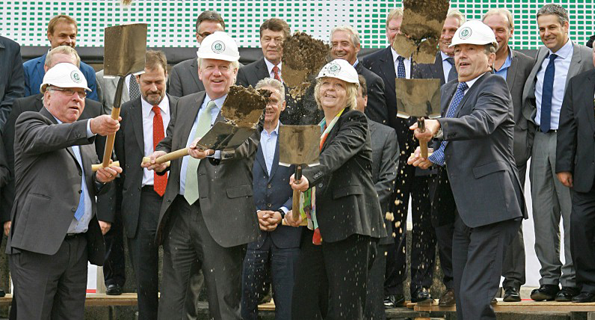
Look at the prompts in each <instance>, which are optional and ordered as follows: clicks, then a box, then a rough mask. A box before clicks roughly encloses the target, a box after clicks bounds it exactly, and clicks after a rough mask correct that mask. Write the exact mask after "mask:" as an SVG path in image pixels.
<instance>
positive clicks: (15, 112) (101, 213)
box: [0, 93, 114, 223]
mask: <svg viewBox="0 0 595 320" xmlns="http://www.w3.org/2000/svg"><path fill="white" fill-rule="evenodd" d="M42 98H43V94H42V93H38V94H35V95H32V96H28V97H25V98H20V99H16V100H15V101H14V103H13V106H12V111H11V113H10V116H9V117H8V121H7V122H6V126H5V128H4V134H3V136H2V139H3V141H4V147H5V150H6V161H7V163H8V170H9V171H10V175H9V178H8V183H7V185H6V188H4V189H3V190H2V204H1V206H0V211H2V213H1V214H0V222H1V223H4V222H6V221H10V212H11V211H12V205H13V202H14V197H15V185H14V137H15V123H16V121H17V118H18V117H19V116H20V115H21V114H22V113H23V112H25V111H40V110H41V109H43V100H42ZM101 112H102V109H101V104H100V103H99V102H97V101H95V100H91V99H85V109H84V110H83V113H82V114H81V116H80V117H79V120H83V119H90V118H94V117H97V116H99V115H101ZM95 150H96V152H97V156H98V157H99V158H100V159H101V158H102V157H103V152H104V150H105V137H101V136H97V137H96V139H95ZM106 197H107V196H106ZM98 218H99V220H102V221H109V222H113V220H114V217H113V214H111V213H109V210H104V208H103V206H100V209H99V210H98Z"/></svg>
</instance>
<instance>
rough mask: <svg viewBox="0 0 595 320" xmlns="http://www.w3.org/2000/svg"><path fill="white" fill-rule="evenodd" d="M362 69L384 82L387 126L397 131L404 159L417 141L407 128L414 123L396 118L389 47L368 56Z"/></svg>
mask: <svg viewBox="0 0 595 320" xmlns="http://www.w3.org/2000/svg"><path fill="white" fill-rule="evenodd" d="M362 64H363V65H364V67H366V68H368V69H370V70H371V71H372V72H374V73H375V74H377V75H378V76H380V78H382V81H384V86H385V91H384V93H385V94H384V95H385V98H386V106H387V108H388V125H389V126H390V127H392V128H394V129H395V130H396V131H397V136H398V137H399V150H401V153H402V155H403V157H405V159H406V158H407V157H409V154H411V153H413V151H414V150H415V147H417V145H418V143H417V140H415V139H414V138H413V133H412V132H411V130H409V126H410V124H411V123H412V121H414V120H413V119H402V118H397V94H396V89H395V79H396V78H397V75H396V74H395V64H394V62H393V55H392V52H391V47H390V46H388V47H386V49H383V50H379V51H377V52H375V53H373V54H371V55H368V56H366V57H365V58H364V60H363V61H362ZM416 73H417V71H416V67H415V66H414V65H412V66H411V74H412V75H415V74H416Z"/></svg>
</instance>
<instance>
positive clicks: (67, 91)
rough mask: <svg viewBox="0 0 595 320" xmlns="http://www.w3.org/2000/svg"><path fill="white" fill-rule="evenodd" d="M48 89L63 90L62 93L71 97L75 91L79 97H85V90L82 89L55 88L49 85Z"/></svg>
mask: <svg viewBox="0 0 595 320" xmlns="http://www.w3.org/2000/svg"><path fill="white" fill-rule="evenodd" d="M50 90H52V91H60V92H64V94H65V95H66V96H68V97H72V96H74V94H75V93H78V95H79V97H80V98H82V99H84V98H85V97H87V92H86V91H85V90H83V91H77V90H74V89H63V88H57V87H51V88H50Z"/></svg>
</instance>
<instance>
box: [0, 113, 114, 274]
mask: <svg viewBox="0 0 595 320" xmlns="http://www.w3.org/2000/svg"><path fill="white" fill-rule="evenodd" d="M93 140H94V138H90V139H89V138H87V121H76V122H74V123H63V124H57V122H56V120H55V118H54V117H53V116H52V115H51V114H50V112H49V111H48V110H47V109H45V108H44V109H42V110H41V111H40V112H25V113H23V114H22V115H21V116H20V117H19V119H18V120H17V123H16V136H15V154H16V156H15V158H16V160H15V176H16V186H17V189H16V199H15V205H14V207H13V210H12V221H13V223H12V227H11V229H10V236H9V240H8V243H7V248H6V252H7V253H16V252H18V250H27V251H31V252H35V253H40V254H45V255H53V254H55V253H56V252H58V249H59V248H60V246H61V245H62V242H63V241H64V238H65V236H66V233H67V231H68V228H69V226H70V224H71V222H72V219H73V218H74V213H75V211H76V209H77V206H78V203H79V198H80V190H81V172H82V171H84V174H85V182H86V184H87V190H88V191H89V195H90V196H91V205H92V211H93V216H94V217H93V219H92V220H91V221H90V223H89V229H88V231H87V241H88V254H89V261H90V262H91V263H93V264H97V265H102V264H103V259H104V253H105V246H104V242H103V236H102V235H101V229H100V228H99V223H98V222H97V218H96V217H95V213H96V205H95V200H94V199H95V196H96V195H97V194H99V193H100V192H104V191H107V189H109V185H110V184H107V185H105V186H103V185H100V184H99V183H97V182H96V180H95V174H94V173H93V172H92V171H91V164H93V163H98V162H99V159H98V158H97V154H96V152H95V148H94V146H93ZM73 145H79V146H80V151H81V158H82V161H83V168H81V167H80V165H79V163H78V161H77V160H76V158H75V156H74V153H73V151H72V149H71V148H70V147H71V146H73Z"/></svg>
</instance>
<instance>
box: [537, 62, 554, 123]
mask: <svg viewBox="0 0 595 320" xmlns="http://www.w3.org/2000/svg"><path fill="white" fill-rule="evenodd" d="M557 57H558V55H556V54H553V53H552V54H551V55H550V63H548V65H547V68H546V69H545V76H544V77H543V93H542V94H541V119H540V120H541V122H540V125H539V129H540V130H541V132H543V133H546V132H548V131H550V122H551V120H552V96H553V94H554V76H555V75H556V66H555V65H554V60H556V58H557Z"/></svg>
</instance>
